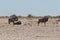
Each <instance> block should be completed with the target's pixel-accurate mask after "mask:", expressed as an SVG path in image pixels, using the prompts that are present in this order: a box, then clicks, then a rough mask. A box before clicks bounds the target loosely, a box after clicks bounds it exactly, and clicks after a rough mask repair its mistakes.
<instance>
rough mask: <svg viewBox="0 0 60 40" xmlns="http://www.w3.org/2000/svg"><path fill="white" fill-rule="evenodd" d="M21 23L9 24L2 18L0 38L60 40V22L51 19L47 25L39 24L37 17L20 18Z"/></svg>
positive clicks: (9, 39)
mask: <svg viewBox="0 0 60 40" xmlns="http://www.w3.org/2000/svg"><path fill="white" fill-rule="evenodd" d="M19 20H20V21H22V24H21V25H12V24H8V19H7V18H0V40H60V23H58V24H57V23H56V21H55V20H57V19H49V21H48V22H47V24H46V25H44V24H43V23H42V24H40V26H38V25H37V19H19Z"/></svg>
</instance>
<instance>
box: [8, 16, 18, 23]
mask: <svg viewBox="0 0 60 40" xmlns="http://www.w3.org/2000/svg"><path fill="white" fill-rule="evenodd" d="M14 21H18V17H17V16H14V17H10V18H9V19H8V23H9V24H10V23H11V22H13V24H14Z"/></svg>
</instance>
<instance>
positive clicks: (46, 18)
mask: <svg viewBox="0 0 60 40" xmlns="http://www.w3.org/2000/svg"><path fill="white" fill-rule="evenodd" d="M47 21H48V17H43V18H41V19H39V20H38V25H39V23H40V22H41V23H44V24H45V23H46V22H47Z"/></svg>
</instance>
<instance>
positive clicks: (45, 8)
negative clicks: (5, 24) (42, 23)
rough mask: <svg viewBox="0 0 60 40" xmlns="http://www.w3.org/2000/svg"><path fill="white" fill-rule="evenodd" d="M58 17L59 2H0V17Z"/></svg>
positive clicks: (27, 0) (0, 0) (39, 0)
mask: <svg viewBox="0 0 60 40" xmlns="http://www.w3.org/2000/svg"><path fill="white" fill-rule="evenodd" d="M14 13H15V14H16V15H24V16H25V15H28V14H32V15H35V16H37V15H38V16H39V15H40V16H44V15H60V0H0V16H6V15H11V14H14Z"/></svg>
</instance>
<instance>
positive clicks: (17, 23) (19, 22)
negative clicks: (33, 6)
mask: <svg viewBox="0 0 60 40" xmlns="http://www.w3.org/2000/svg"><path fill="white" fill-rule="evenodd" d="M13 24H14V25H20V24H21V21H14V23H13Z"/></svg>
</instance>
